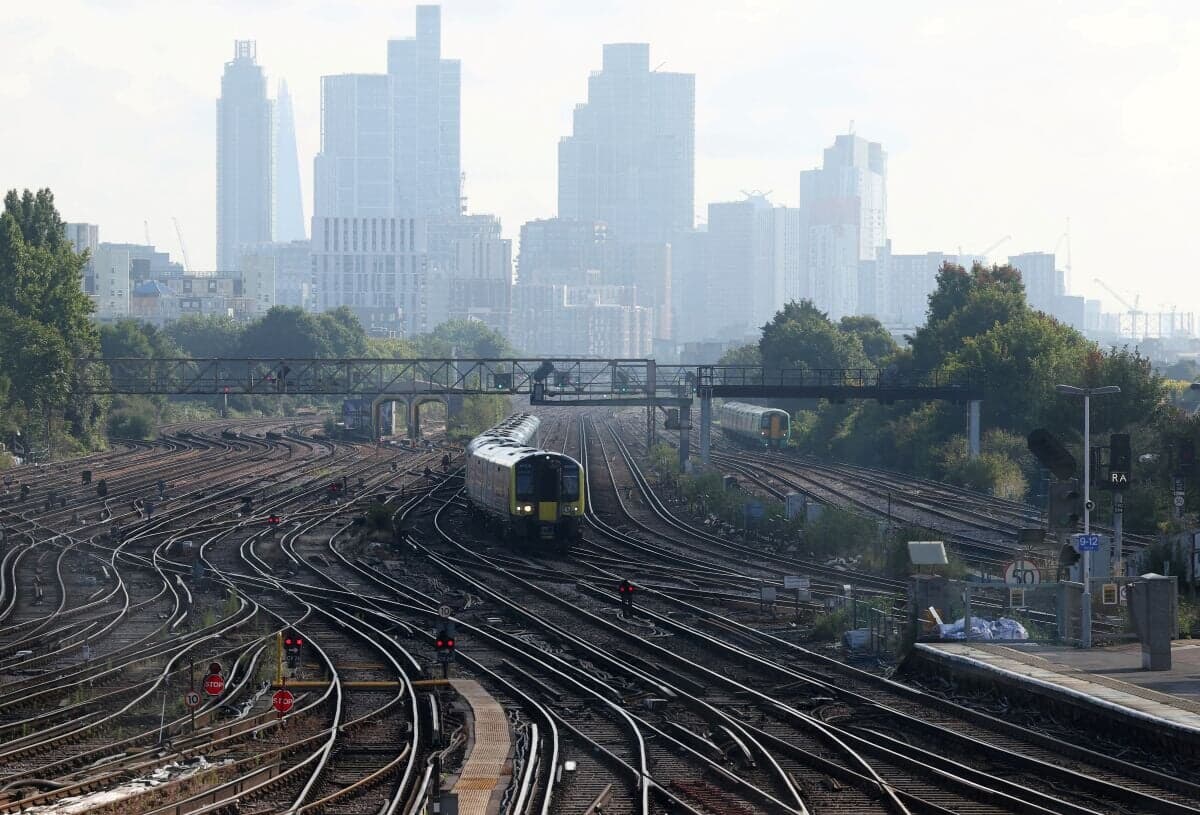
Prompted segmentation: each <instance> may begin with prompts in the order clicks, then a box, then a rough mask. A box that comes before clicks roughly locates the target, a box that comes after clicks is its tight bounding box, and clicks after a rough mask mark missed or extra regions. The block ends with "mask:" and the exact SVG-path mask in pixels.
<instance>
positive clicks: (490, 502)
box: [466, 413, 585, 549]
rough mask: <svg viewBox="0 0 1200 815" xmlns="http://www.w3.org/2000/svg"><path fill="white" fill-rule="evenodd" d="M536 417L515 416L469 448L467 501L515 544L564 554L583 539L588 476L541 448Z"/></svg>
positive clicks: (576, 464)
mask: <svg viewBox="0 0 1200 815" xmlns="http://www.w3.org/2000/svg"><path fill="white" fill-rule="evenodd" d="M540 424H541V422H540V421H539V419H538V418H537V417H536V416H533V415H531V414H528V413H517V414H514V415H512V416H510V417H508V418H507V419H505V420H504V421H503V422H501V423H500V424H498V425H496V426H495V427H493V428H491V429H490V430H487V431H484V432H483V433H480V434H479V435H478V436H476V437H475V438H474V439H472V440H471V443H470V444H468V445H467V457H466V458H467V474H466V491H467V498H468V499H469V500H470V502H471V506H472V507H473V508H474V510H475V511H476V512H477V513H478V514H479V515H481V516H483V517H484V518H486V519H487V520H488V521H489V522H490V523H492V524H493V525H495V526H496V527H498V528H499V530H500V532H501V534H502V535H503V536H504V538H505V539H506V540H508V541H510V542H513V543H523V544H531V545H535V546H541V547H544V548H547V549H565V548H566V547H568V546H570V545H571V544H572V543H573V542H575V541H577V540H579V538H580V537H581V536H582V531H583V529H582V524H583V512H584V492H585V490H584V472H583V467H582V466H580V464H579V462H578V461H576V460H575V459H573V458H571V457H570V456H567V455H564V454H562V453H555V452H552V451H550V450H541V449H538V446H537V444H538V441H537V439H538V427H539V425H540Z"/></svg>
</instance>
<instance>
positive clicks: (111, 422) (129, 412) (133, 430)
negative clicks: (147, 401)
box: [108, 408, 156, 439]
mask: <svg viewBox="0 0 1200 815" xmlns="http://www.w3.org/2000/svg"><path fill="white" fill-rule="evenodd" d="M155 426H156V422H155V419H154V414H153V413H152V412H145V411H141V410H136V409H134V408H121V409H119V410H114V411H113V412H112V413H110V414H109V415H108V435H109V436H110V437H112V438H115V439H150V438H153V437H154V428H155Z"/></svg>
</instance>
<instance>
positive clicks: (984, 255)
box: [958, 235, 1012, 263]
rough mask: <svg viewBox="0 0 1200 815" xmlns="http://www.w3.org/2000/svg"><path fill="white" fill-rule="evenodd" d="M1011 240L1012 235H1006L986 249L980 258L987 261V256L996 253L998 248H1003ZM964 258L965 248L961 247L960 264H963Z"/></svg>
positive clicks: (959, 248) (959, 249)
mask: <svg viewBox="0 0 1200 815" xmlns="http://www.w3.org/2000/svg"><path fill="white" fill-rule="evenodd" d="M1011 240H1012V235H1005V236H1004V237H1003V238H1000V239H999V240H997V241H995V242H994V243H993V244H992V245H991V246H989V247H988V248H987V249H984V250H983V251H982V252H980V253H979V257H981V258H983V259H984V260H985V261H986V260H987V256H988V255H989V254H991V253H992V252H993V251H995V250H996V249H997V248H998V247H1000V246H1002V245H1003V244H1004V243H1005V242H1006V241H1011ZM962 258H963V248H962V247H961V246H959V247H958V259H959V263H961V262H962Z"/></svg>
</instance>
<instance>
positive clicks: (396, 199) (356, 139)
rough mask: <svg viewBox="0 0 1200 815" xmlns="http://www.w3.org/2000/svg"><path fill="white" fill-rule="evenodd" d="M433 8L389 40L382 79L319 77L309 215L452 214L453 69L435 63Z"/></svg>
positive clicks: (437, 19)
mask: <svg viewBox="0 0 1200 815" xmlns="http://www.w3.org/2000/svg"><path fill="white" fill-rule="evenodd" d="M441 32H442V25H441V9H440V8H439V7H438V6H417V34H416V37H414V38H412V39H405V40H389V41H388V50H387V73H386V74H342V75H337V76H325V77H322V78H321V152H320V153H319V154H318V155H317V158H316V162H315V163H314V167H313V174H314V178H315V184H314V186H315V191H314V206H313V216H314V217H315V218H322V217H340V218H355V217H399V218H420V219H433V218H455V217H457V216H458V215H459V214H460V213H461V212H462V202H461V198H460V196H461V189H462V187H461V173H462V163H461V149H460V138H459V136H460V129H461V125H460V117H461V104H460V97H461V87H462V80H461V72H462V69H461V66H460V64H459V62H458V60H449V59H442V57H441V53H442V43H441Z"/></svg>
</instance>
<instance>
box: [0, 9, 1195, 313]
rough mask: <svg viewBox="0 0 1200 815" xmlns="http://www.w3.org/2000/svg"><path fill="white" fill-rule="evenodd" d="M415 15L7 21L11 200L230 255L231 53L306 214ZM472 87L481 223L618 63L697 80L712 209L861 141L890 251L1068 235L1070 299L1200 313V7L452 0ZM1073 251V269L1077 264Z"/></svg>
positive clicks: (543, 206) (511, 230) (776, 188)
mask: <svg viewBox="0 0 1200 815" xmlns="http://www.w3.org/2000/svg"><path fill="white" fill-rule="evenodd" d="M413 32H414V4H411V3H408V2H396V1H395V0H391V1H390V2H382V0H362V1H361V2H350V1H349V0H337V1H336V2H335V1H334V0H325V1H324V2H318V1H317V0H287V2H275V0H239V1H238V2H210V3H204V2H188V3H183V2H177V1H176V0H153V1H152V2H141V1H139V0H93V1H92V2H82V1H74V2H73V1H71V0H41V2H38V3H33V2H16V1H15V0H0V110H3V118H2V119H0V186H2V187H4V188H5V189H7V188H11V187H43V186H49V187H51V188H52V189H53V190H54V193H55V195H56V198H57V200H58V204H59V208H60V209H61V210H62V212H63V215H64V217H65V218H67V219H68V220H78V221H89V222H93V223H99V224H100V227H101V232H100V234H101V239H102V240H109V241H136V242H141V241H142V240H143V226H142V222H143V220H147V221H149V225H150V231H151V236H152V238H153V240H154V242H155V243H157V244H158V245H159V246H160V247H163V248H166V249H168V250H170V251H171V252H172V254H175V255H177V254H178V242H177V240H176V238H175V234H174V229H173V227H172V224H171V217H172V216H176V217H178V218H179V221H180V223H181V224H182V226H183V232H184V238H185V240H186V242H187V246H188V251H189V255H190V257H191V261H192V264H193V266H194V267H195V268H200V269H210V268H211V267H212V264H213V262H214V256H215V247H214V243H215V220H216V218H215V212H214V209H215V204H214V200H215V190H214V186H215V181H214V178H215V161H216V158H215V157H216V146H215V129H216V125H215V117H216V113H215V101H214V100H215V99H216V96H217V94H218V92H219V88H220V77H221V72H222V67H223V63H224V62H225V61H227V60H229V59H230V58H231V56H232V50H233V40H234V39H236V38H242V39H256V40H257V41H258V58H259V62H260V63H261V64H262V65H263V66H264V67H265V69H266V71H267V73H268V76H269V78H270V83H271V88H272V93H274V86H275V83H276V81H277V80H278V79H280V78H286V79H287V80H288V84H289V86H290V88H291V91H292V95H293V98H294V101H295V108H296V125H297V139H298V143H299V148H300V167H301V173H302V184H303V188H304V195H305V203H304V207H305V215H306V217H307V216H311V214H312V158H313V156H314V154H315V153H316V151H317V150H318V148H319V146H320V145H319V142H320V86H319V77H320V76H321V75H323V74H334V73H351V72H383V71H384V70H385V69H386V54H387V50H386V48H387V47H386V40H387V39H388V38H389V37H409V36H412V34H413ZM442 32H443V54H444V55H445V56H447V57H451V58H459V59H461V60H462V63H463V130H462V132H463V168H464V170H465V171H466V174H467V184H466V193H467V195H468V198H469V205H470V208H471V209H472V210H473V211H476V212H494V213H496V214H498V215H500V216H501V218H502V219H503V222H504V227H505V233H506V234H507V235H509V236H511V237H513V238H514V239H515V238H516V237H517V234H518V231H519V229H520V225H521V223H522V222H524V221H526V220H529V219H531V218H536V217H549V216H552V215H553V214H554V213H555V207H556V189H557V178H556V166H557V142H558V139H559V137H560V136H562V135H564V134H566V133H568V132H569V130H570V121H571V110H572V107H573V106H574V105H575V104H576V103H578V102H581V101H583V100H584V99H585V95H586V79H587V75H588V72H589V71H591V70H597V69H599V67H600V58H601V53H600V49H601V45H602V44H603V43H606V42H630V41H638V42H649V43H650V44H651V64H652V65H659V64H660V63H664V66H663V67H664V69H665V70H675V71H686V72H693V73H695V74H696V75H697V78H696V145H697V148H696V209H697V216H698V218H701V219H702V218H703V217H704V212H705V209H706V205H707V204H708V202H710V201H722V200H733V199H737V198H739V197H740V191H742V190H755V189H757V190H771V191H773V194H772V196H771V197H772V199H773V200H775V201H776V202H777V203H785V204H795V203H796V199H797V197H798V183H799V182H798V174H799V172H800V170H802V169H805V168H808V167H810V166H815V165H816V164H817V163H819V161H820V158H821V150H822V148H823V147H825V146H826V145H827V144H829V143H830V142H831V141H832V139H833V136H834V135H835V134H836V133H839V132H845V131H846V129H847V128H848V127H849V125H850V122H851V121H853V122H854V127H855V130H856V132H857V133H858V134H859V135H861V136H864V137H866V138H869V139H872V140H877V141H881V142H883V144H884V147H885V149H886V150H887V152H888V156H889V179H888V181H889V201H888V205H889V213H888V215H889V225H888V226H889V234H890V237H891V238H892V240H893V243H894V246H895V249H896V251H898V252H918V251H926V250H943V251H948V252H952V251H955V250H956V247H958V246H960V245H961V246H962V247H963V249H964V251H967V252H978V251H981V250H983V249H984V248H986V247H987V246H989V245H990V244H992V243H993V242H995V241H996V240H997V239H999V238H1001V237H1003V236H1004V235H1012V236H1013V239H1012V240H1011V241H1009V242H1008V243H1006V244H1005V245H1004V246H1002V247H1001V248H1000V249H998V250H997V251H996V252H994V253H993V254H992V257H993V259H995V260H1002V259H1003V258H1004V257H1005V256H1007V255H1008V254H1010V253H1016V252H1020V251H1026V250H1046V251H1051V250H1053V249H1054V248H1055V246H1056V244H1058V242H1059V239H1060V237H1061V236H1062V234H1063V232H1064V229H1065V226H1066V223H1067V219H1068V217H1069V218H1070V219H1071V236H1072V246H1073V260H1074V271H1073V289H1074V290H1075V291H1076V293H1083V294H1087V295H1089V296H1103V297H1104V298H1105V299H1106V300H1107V301H1108V303H1107V304H1108V306H1109V308H1111V309H1114V310H1115V309H1116V308H1118V306H1117V304H1116V302H1115V301H1114V300H1113V299H1112V298H1111V296H1109V295H1107V293H1104V292H1102V291H1101V290H1100V289H1099V287H1097V286H1096V285H1095V284H1094V283H1093V282H1092V279H1093V278H1094V277H1101V278H1103V279H1104V280H1105V281H1106V282H1108V283H1109V284H1110V285H1111V286H1113V287H1114V288H1116V289H1117V290H1118V291H1120V292H1122V293H1123V294H1127V295H1128V296H1130V298H1132V294H1133V293H1135V292H1138V293H1140V294H1141V304H1142V306H1143V307H1149V308H1151V309H1157V308H1159V307H1160V305H1164V304H1165V307H1166V308H1167V309H1168V310H1169V309H1170V307H1171V305H1178V307H1179V308H1180V310H1185V311H1190V310H1200V308H1198V306H1200V275H1197V274H1195V273H1194V271H1193V267H1192V266H1191V262H1190V261H1189V258H1190V257H1191V253H1192V252H1193V251H1194V250H1195V246H1196V244H1197V234H1196V232H1194V231H1193V227H1189V226H1188V224H1189V223H1191V224H1194V223H1195V220H1196V215H1197V211H1198V207H1197V204H1198V203H1200V202H1198V201H1197V191H1198V190H1200V167H1198V161H1197V146H1196V119H1197V113H1196V111H1195V108H1196V98H1197V97H1196V87H1197V85H1200V3H1195V2H1186V1H1183V0H1181V2H1170V1H1169V0H1162V1H1160V2H1154V3H1148V2H1146V3H1138V2H1100V1H1099V0H1077V2H1057V3H1054V2H1050V1H1049V0H1039V1H1038V2H1020V1H1015V0H1005V2H1002V3H999V2H993V1H992V0H978V2H976V1H974V0H954V1H953V2H932V1H931V2H921V1H920V0H906V2H895V0H877V1H873V2H840V3H830V2H827V0H820V1H819V2H805V1H802V0H757V1H755V0H750V1H749V2H740V3H739V2H733V1H732V0H730V2H721V3H715V2H704V0H701V1H700V2H695V1H694V0H693V1H692V2H674V1H672V2H655V0H638V1H635V0H613V1H612V2H603V0H601V2H587V3H584V2H557V3H556V2H511V1H507V0H487V1H486V2H485V1H484V0H447V2H445V3H443V9H442ZM1065 251H1066V248H1065V243H1064V244H1063V245H1062V246H1061V247H1060V252H1061V253H1062V254H1064V255H1065Z"/></svg>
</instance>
